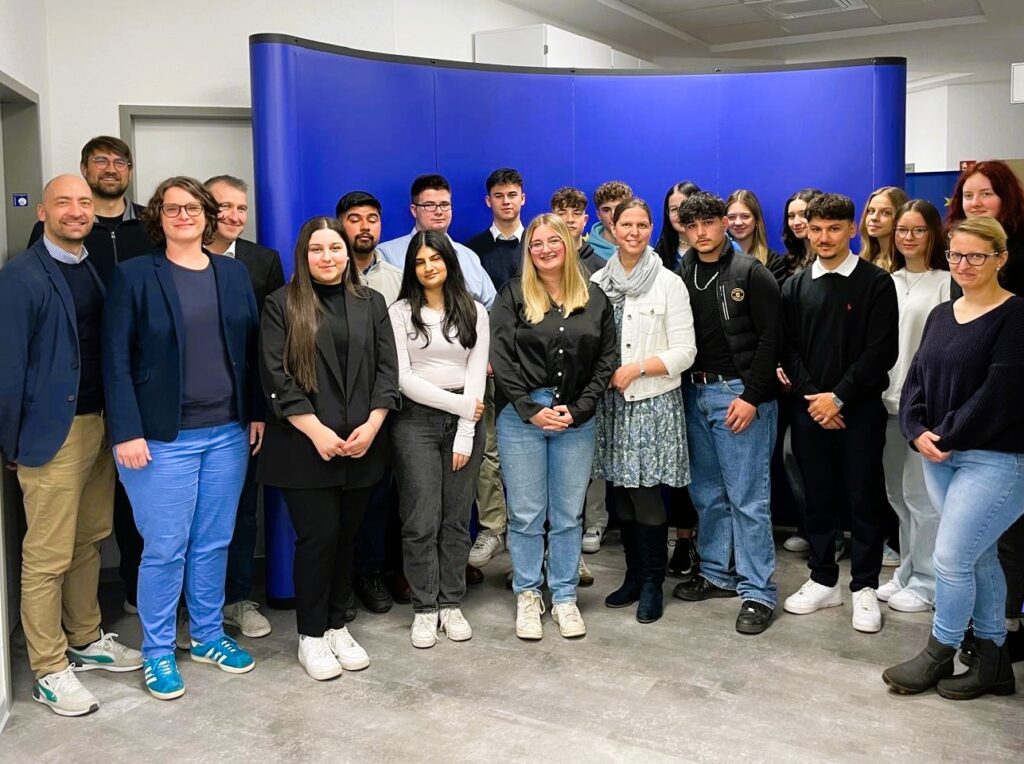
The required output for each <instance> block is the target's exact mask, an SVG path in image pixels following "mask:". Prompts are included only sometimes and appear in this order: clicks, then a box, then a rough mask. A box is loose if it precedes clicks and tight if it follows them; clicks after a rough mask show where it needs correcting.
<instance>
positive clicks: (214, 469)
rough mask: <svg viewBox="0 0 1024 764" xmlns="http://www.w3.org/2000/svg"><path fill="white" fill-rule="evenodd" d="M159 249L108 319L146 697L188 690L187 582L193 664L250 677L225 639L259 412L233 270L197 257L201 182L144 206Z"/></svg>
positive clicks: (251, 337)
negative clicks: (139, 541)
mask: <svg viewBox="0 0 1024 764" xmlns="http://www.w3.org/2000/svg"><path fill="white" fill-rule="evenodd" d="M144 219H145V221H146V225H147V227H148V229H149V233H150V236H151V237H152V239H153V241H154V242H157V244H158V246H160V245H162V246H163V247H164V249H161V250H157V251H154V252H152V253H151V254H149V255H145V256H142V257H138V258H134V259H132V260H129V261H126V262H124V263H121V264H120V265H119V266H118V267H117V269H116V270H115V271H114V276H113V279H112V281H111V284H110V289H109V291H108V294H107V302H106V305H105V307H104V316H103V379H104V386H105V392H106V399H107V416H108V420H109V421H108V424H109V427H110V435H111V437H110V439H111V442H112V443H114V444H115V445H114V457H115V460H116V462H117V469H118V473H119V474H120V477H121V482H122V483H123V484H124V487H125V489H126V490H127V492H128V497H129V498H130V499H131V503H132V507H133V508H134V513H135V523H136V525H137V526H138V528H139V532H140V533H141V534H142V538H143V541H144V549H143V553H142V564H141V566H140V568H139V602H138V605H139V617H140V619H141V620H142V632H143V657H144V658H145V676H146V686H147V689H148V690H149V691H150V693H152V694H153V695H154V696H155V697H157V698H160V699H161V700H170V699H171V698H177V697H179V696H180V695H182V694H183V693H184V691H185V686H184V683H183V681H182V679H181V675H180V673H179V672H178V668H177V664H176V662H175V658H174V637H175V614H176V610H177V605H178V600H179V597H180V596H181V591H182V584H183V583H184V590H185V600H186V603H187V605H188V612H189V618H190V628H191V635H192V648H191V657H192V660H194V661H198V662H201V663H212V664H215V665H218V666H219V667H220V668H221V669H223V670H224V671H228V672H230V673H244V672H246V671H249V670H251V669H252V668H253V667H254V666H255V662H254V661H253V659H252V656H250V655H249V654H248V653H247V652H245V651H244V650H242V649H241V648H239V647H238V645H237V644H236V643H235V642H234V640H232V639H231V638H230V637H228V636H226V635H225V634H224V626H223V617H222V612H221V611H222V608H223V605H224V576H225V570H226V565H227V552H228V544H229V543H230V541H231V534H232V532H233V530H234V525H235V511H236V508H237V506H238V497H239V494H240V493H241V490H242V484H243V481H244V479H245V470H246V464H247V461H248V454H249V448H250V446H252V450H253V453H256V452H257V451H259V448H260V445H261V442H262V437H263V411H264V403H263V398H262V395H261V392H260V387H259V378H258V373H257V371H256V353H257V344H258V334H259V317H258V314H257V310H256V300H255V297H254V296H253V291H252V286H251V284H250V280H249V275H248V272H247V271H246V269H245V266H244V265H242V264H241V263H239V262H237V261H235V260H233V259H231V258H228V257H224V256H221V255H211V254H208V253H207V252H206V251H204V249H203V245H204V244H208V243H209V242H210V241H211V240H212V237H213V232H214V230H215V228H216V224H217V204H216V202H214V200H213V197H212V196H210V194H209V192H208V191H207V190H206V189H205V188H203V186H202V185H201V184H200V183H199V182H198V181H196V180H194V179H192V178H186V177H174V178H169V179H168V180H165V181H164V182H163V183H161V184H160V186H159V187H158V188H157V190H156V193H154V194H153V197H152V199H150V201H149V205H148V206H147V207H146V211H145V215H144Z"/></svg>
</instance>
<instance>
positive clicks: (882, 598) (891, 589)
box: [875, 576, 903, 602]
mask: <svg viewBox="0 0 1024 764" xmlns="http://www.w3.org/2000/svg"><path fill="white" fill-rule="evenodd" d="M901 589H903V586H902V585H901V584H900V582H899V581H897V580H896V577H895V576H893V577H892V579H890V580H889V581H888V582H886V583H884V584H882V585H881V586H879V587H878V590H877V591H876V592H875V596H876V597H878V601H879V602H888V601H889V598H890V597H892V596H893V595H894V594H896V593H897V592H899V591H900V590H901Z"/></svg>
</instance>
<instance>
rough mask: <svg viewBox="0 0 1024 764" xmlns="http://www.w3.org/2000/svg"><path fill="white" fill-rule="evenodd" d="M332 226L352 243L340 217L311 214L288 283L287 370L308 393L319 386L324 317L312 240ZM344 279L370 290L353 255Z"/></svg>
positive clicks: (361, 293) (354, 288)
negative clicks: (313, 264) (311, 270)
mask: <svg viewBox="0 0 1024 764" xmlns="http://www.w3.org/2000/svg"><path fill="white" fill-rule="evenodd" d="M324 229H328V230H331V231H334V232H335V233H337V234H338V235H339V236H340V237H341V239H342V241H344V242H345V248H346V249H347V250H348V251H349V252H351V251H352V247H351V246H350V245H349V242H348V239H347V238H346V237H345V229H344V228H343V227H342V224H341V221H340V220H338V219H336V218H329V217H325V216H318V217H315V218H310V219H309V220H307V221H306V222H305V223H303V225H302V228H300V229H299V237H298V240H297V241H296V242H295V269H294V271H293V272H292V280H291V281H289V282H288V287H287V290H288V291H287V298H288V299H287V307H286V313H287V320H288V334H287V336H286V338H285V341H284V371H285V373H286V374H288V375H289V376H291V377H292V378H293V379H294V380H295V381H296V382H298V383H299V387H301V388H302V389H303V390H305V391H306V392H307V393H315V392H317V391H318V389H319V387H318V385H317V381H316V333H317V331H318V330H319V329H320V322H321V321H323V318H324V306H323V304H322V303H321V302H320V298H319V297H318V296H317V294H316V291H315V290H314V289H313V277H312V276H311V275H310V273H309V240H310V239H311V238H312V237H313V234H314V233H316V232H317V231H322V230H324ZM348 263H349V264H348V265H347V266H346V267H345V272H344V273H343V274H342V280H343V283H344V284H345V288H346V289H347V290H348V291H349V292H351V293H352V294H353V295H355V296H356V297H360V298H366V297H367V296H368V294H369V293H368V292H367V290H366V287H364V286H362V284H361V283H360V280H359V269H358V268H355V267H353V265H352V260H351V259H349V261H348Z"/></svg>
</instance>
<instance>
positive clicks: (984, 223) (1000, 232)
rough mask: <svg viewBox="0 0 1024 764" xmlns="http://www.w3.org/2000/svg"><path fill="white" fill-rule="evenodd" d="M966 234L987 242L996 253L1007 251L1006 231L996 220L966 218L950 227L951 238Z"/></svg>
mask: <svg viewBox="0 0 1024 764" xmlns="http://www.w3.org/2000/svg"><path fill="white" fill-rule="evenodd" d="M958 233H965V234H968V235H970V236H977V237H978V238H979V239H981V240H982V241H987V242H988V243H989V244H991V245H992V249H993V250H995V251H996V252H1005V251H1006V230H1005V229H1004V228H1003V226H1002V225H1001V224H1000V222H999V221H998V220H996V219H995V218H987V217H986V218H964V219H963V220H958V221H957V222H955V223H953V225H951V226H950V227H949V238H951V239H952V238H953V236H954V234H958Z"/></svg>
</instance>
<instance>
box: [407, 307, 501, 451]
mask: <svg viewBox="0 0 1024 764" xmlns="http://www.w3.org/2000/svg"><path fill="white" fill-rule="evenodd" d="M473 304H474V305H475V306H476V345H474V346H473V347H472V348H470V349H468V350H467V349H466V348H464V347H462V345H461V344H460V343H459V341H458V339H455V340H450V339H448V338H447V337H445V336H443V334H442V332H441V323H442V320H443V319H444V314H443V313H441V312H439V311H436V310H432V309H431V308H428V307H423V308H422V309H421V310H420V316H421V317H422V319H423V323H424V325H425V326H426V328H427V330H428V331H429V332H430V344H429V345H427V346H426V347H423V343H424V340H425V338H424V337H423V335H422V334H421V335H420V336H419V337H417V338H416V339H412V337H413V335H414V334H415V332H416V329H415V328H414V327H413V325H412V309H411V308H410V307H409V301H408V300H399V301H398V302H396V303H394V304H393V305H392V306H391V307H390V308H389V309H388V312H389V313H390V314H391V326H392V327H393V328H394V330H395V346H396V349H397V351H398V388H399V390H401V392H402V395H404V396H406V397H407V398H409V399H410V400H412V401H415V402H416V403H419V404H421V405H423V406H430V407H431V408H435V409H440V410H441V411H447V412H448V413H450V414H455V415H456V416H458V417H459V426H458V430H457V431H456V434H455V444H454V445H453V447H452V450H453V451H455V453H457V454H464V455H466V456H469V455H471V454H472V453H473V432H474V429H475V428H476V422H474V421H473V413H474V410H475V409H476V402H477V401H478V400H480V401H482V400H483V399H484V386H485V385H486V382H487V353H488V351H489V349H490V343H491V330H490V323H489V321H488V319H487V311H486V310H485V309H484V307H483V305H481V304H480V303H478V302H474V303H473ZM460 388H461V389H462V390H463V392H462V393H453V392H450V391H451V390H457V389H460Z"/></svg>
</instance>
